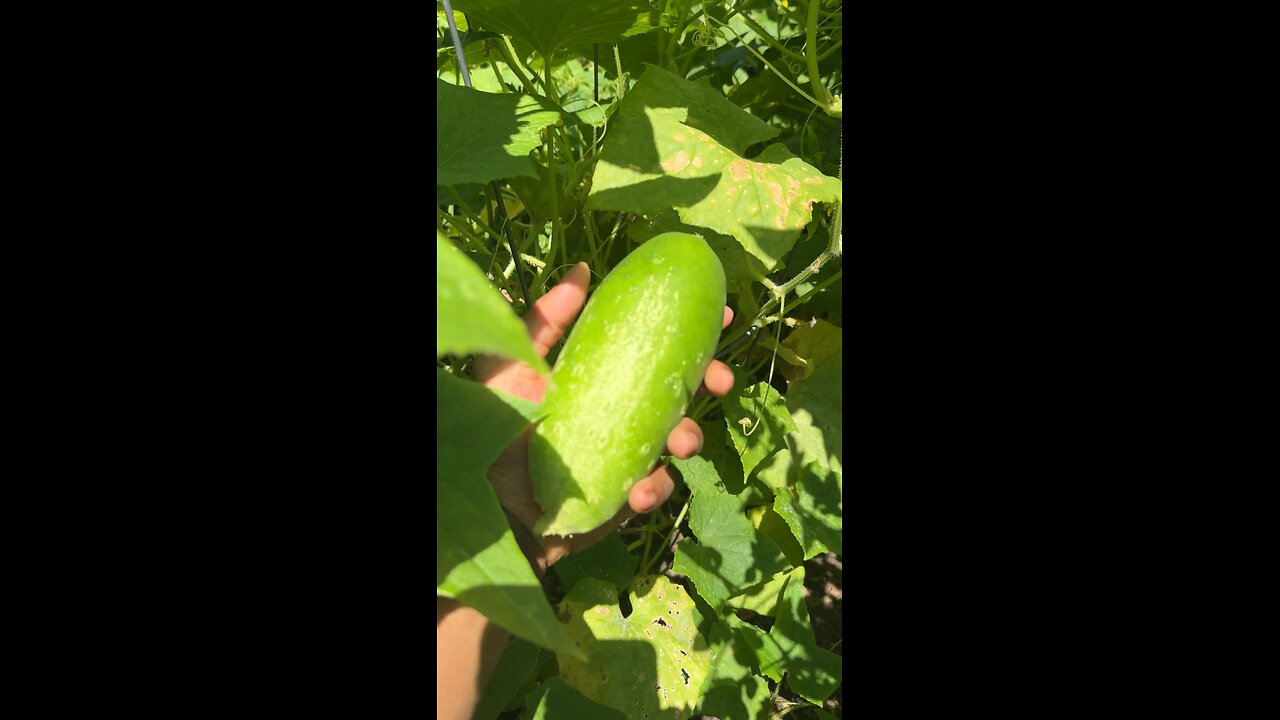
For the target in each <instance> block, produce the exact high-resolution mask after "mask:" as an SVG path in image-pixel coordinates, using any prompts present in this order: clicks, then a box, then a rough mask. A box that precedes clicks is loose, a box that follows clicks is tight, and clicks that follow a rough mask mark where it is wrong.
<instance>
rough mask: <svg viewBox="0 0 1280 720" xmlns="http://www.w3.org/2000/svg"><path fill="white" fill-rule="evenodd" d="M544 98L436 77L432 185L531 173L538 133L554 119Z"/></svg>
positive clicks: (557, 116) (554, 110)
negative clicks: (486, 89) (531, 154)
mask: <svg viewBox="0 0 1280 720" xmlns="http://www.w3.org/2000/svg"><path fill="white" fill-rule="evenodd" d="M560 115H561V114H560V109H559V108H558V107H556V106H555V104H553V103H552V102H550V101H549V100H547V99H546V98H542V97H537V96H534V95H524V94H521V93H503V94H494V93H486V92H480V91H479V90H474V89H471V88H466V87H459V86H457V85H453V84H451V83H448V82H445V81H444V80H440V79H438V78H437V79H436V184H437V185H457V184H460V183H479V182H488V181H490V180H497V179H499V178H507V177H512V176H515V175H529V176H532V175H533V174H534V173H533V163H532V162H530V160H529V151H530V150H533V149H534V148H535V147H538V145H540V144H541V140H540V139H539V137H538V131H539V130H541V129H542V128H544V127H547V126H548V125H553V124H555V123H556V122H558V121H559V120H560Z"/></svg>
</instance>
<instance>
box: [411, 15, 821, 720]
mask: <svg viewBox="0 0 1280 720" xmlns="http://www.w3.org/2000/svg"><path fill="white" fill-rule="evenodd" d="M453 10H454V19H455V23H456V26H457V29H458V32H459V35H460V41H461V43H462V46H463V49H464V52H465V58H466V63H467V70H468V71H469V75H470V81H471V84H472V86H473V87H470V88H469V87H466V85H467V83H466V80H465V79H464V77H463V73H462V70H461V68H460V65H459V63H458V61H457V57H456V53H455V50H454V46H453V43H452V39H451V35H450V30H449V27H448V22H447V18H446V16H445V11H444V9H443V7H442V6H441V5H438V8H437V28H436V36H437V41H436V46H437V52H436V58H435V63H436V67H435V75H436V77H435V79H434V83H435V86H436V92H437V109H436V112H437V137H436V144H437V167H436V229H437V256H438V264H437V296H436V304H437V328H438V329H437V358H438V362H437V380H436V382H437V393H438V395H437V397H438V399H437V410H436V412H437V428H438V431H437V432H438V435H437V453H438V455H437V482H438V489H437V500H438V508H440V510H439V512H438V516H437V546H438V548H440V549H439V550H438V557H437V593H438V594H441V595H447V596H451V597H456V598H458V599H459V600H460V601H461V602H463V603H465V604H468V605H471V606H473V607H476V608H478V609H480V610H481V611H482V612H485V613H486V614H487V615H489V616H490V617H491V618H493V619H494V620H495V621H496V622H498V623H499V624H502V625H504V626H506V627H507V628H508V629H510V630H511V631H512V632H513V634H514V637H513V640H512V642H511V644H510V646H509V647H508V649H507V651H506V653H505V654H504V656H503V657H502V659H501V661H500V664H499V667H498V670H497V671H496V673H495V676H494V678H493V680H492V681H491V682H490V685H489V690H488V691H487V692H486V695H485V700H484V704H483V705H482V707H481V708H480V710H479V712H478V713H477V717H481V718H495V717H509V718H515V717H529V718H582V717H615V716H616V717H643V718H645V719H646V720H647V718H648V717H649V716H653V717H697V716H699V714H705V715H706V716H708V717H718V718H722V719H724V720H729V719H730V718H753V719H754V718H764V717H776V716H780V715H783V714H792V715H793V716H794V717H797V718H803V717H815V718H816V717H832V716H835V717H839V716H840V715H841V713H842V707H841V703H840V697H841V689H840V687H839V677H840V670H841V657H840V656H841V653H842V647H840V644H839V640H840V630H841V628H840V626H839V607H840V603H841V600H842V592H843V591H842V587H843V580H842V578H843V573H842V564H841V563H842V557H843V547H842V520H841V517H842V513H843V505H842V490H843V468H842V464H843V445H842V442H843V438H842V426H841V422H842V417H841V416H842V406H843V397H842V395H843V314H842V308H841V297H842V287H843V277H842V272H843V270H842V263H841V250H842V244H843V236H842V226H843V223H842V217H843V209H842V194H841V193H842V187H841V185H842V184H841V178H842V174H843V166H842V163H841V149H842V135H841V125H840V117H841V115H842V101H841V94H842V80H843V73H842V58H841V55H840V52H839V50H840V47H841V44H842V27H841V21H842V4H841V3H840V2H826V1H824V0H808V1H807V2H801V1H790V0H789V1H788V2H778V1H777V0H748V1H745V2H742V1H740V2H719V3H715V2H708V3H702V2H692V1H690V0H665V1H658V2H615V1H613V0H456V2H454V3H453ZM499 201H501V202H499ZM674 229H681V230H685V231H688V232H694V233H697V234H699V235H701V236H702V237H704V238H705V239H706V240H707V242H708V244H709V245H710V246H711V247H712V248H713V249H714V250H715V251H716V253H717V254H718V255H719V256H720V258H721V262H722V264H723V265H724V267H725V271H726V279H727V280H728V285H729V299H728V302H729V304H730V305H731V306H732V307H733V308H734V311H735V319H734V322H733V324H732V325H731V326H730V327H729V328H728V329H726V331H725V333H724V335H723V336H722V342H721V345H720V349H719V352H718V354H717V357H719V358H720V359H722V360H723V361H725V362H727V363H729V364H730V366H731V367H733V369H734V373H735V376H736V381H737V382H736V385H735V388H734V391H733V392H732V393H731V394H730V395H729V397H727V398H724V399H716V398H706V399H704V400H702V401H701V402H699V403H696V404H695V405H694V406H693V408H692V409H691V410H690V413H689V414H690V415H691V416H692V417H693V418H694V419H695V420H697V421H698V422H699V424H700V425H701V427H702V429H703V432H704V435H705V437H706V443H705V446H704V449H703V452H702V453H701V455H700V456H698V457H695V458H692V459H690V460H688V461H674V463H673V466H674V468H675V469H676V471H677V473H676V474H677V475H678V476H679V477H680V478H681V479H682V480H683V482H678V483H677V488H676V491H675V493H674V494H673V495H672V497H671V499H670V500H669V501H668V503H667V504H666V505H665V506H664V507H662V508H660V509H659V510H658V511H655V512H653V513H649V514H647V515H644V516H640V517H637V518H635V519H634V520H632V521H631V522H629V523H628V524H627V525H626V526H624V527H623V528H621V529H620V531H618V532H616V533H613V534H611V535H610V536H609V537H608V538H607V539H606V540H605V541H604V542H601V543H600V544H599V545H597V546H595V547H593V548H591V549H590V550H588V551H587V552H585V553H582V554H580V555H574V556H570V557H569V558H566V559H565V560H563V561H561V562H560V563H558V564H557V565H556V566H555V567H554V568H553V570H552V572H551V573H550V574H549V576H548V578H547V579H546V581H544V582H542V583H539V582H538V581H537V579H536V578H535V577H534V576H533V574H532V572H531V571H529V569H528V566H527V563H525V561H524V560H523V556H521V555H520V554H519V550H518V548H517V546H516V545H515V541H514V538H513V537H512V535H511V531H510V528H509V527H507V526H506V519H505V516H504V515H503V514H502V511H501V508H500V507H499V506H498V503H497V499H496V497H494V495H493V493H492V491H491V490H488V485H487V481H486V479H485V470H486V468H487V467H488V465H489V464H490V463H491V462H492V460H493V458H494V457H496V455H497V453H498V452H500V451H501V449H502V448H503V447H504V446H505V445H506V444H507V443H508V442H510V440H511V439H512V438H514V437H515V436H516V435H518V434H519V433H520V432H521V431H522V430H523V429H524V428H525V427H527V426H528V424H529V423H530V422H532V421H533V420H534V419H536V418H537V417H538V412H539V409H538V408H537V407H536V406H534V405H531V404H529V403H525V402H523V401H520V400H518V399H515V398H509V397H505V396H502V395H500V394H498V393H494V392H492V391H489V390H487V389H486V388H484V387H482V386H480V385H478V384H476V383H474V382H470V381H469V380H468V372H469V361H470V357H471V356H472V355H473V354H475V353H476V352H487V353H497V354H506V355H509V356H512V357H519V358H522V359H526V360H531V361H534V364H535V365H539V366H541V367H542V368H544V369H545V367H546V366H545V365H542V364H541V363H540V362H537V361H536V358H531V355H532V353H531V348H530V347H529V343H528V341H527V339H526V338H525V337H524V335H523V326H522V325H521V324H520V323H519V322H518V321H517V317H518V316H519V315H521V314H523V312H524V311H525V309H526V308H527V307H528V305H527V303H526V289H527V295H528V300H529V301H530V302H531V301H532V300H536V299H537V297H539V296H541V294H543V293H544V292H545V291H546V289H547V288H548V287H550V286H552V285H554V284H555V282H556V281H557V280H558V279H559V278H560V277H561V276H562V274H563V273H564V272H565V271H566V270H567V269H568V268H570V267H572V265H573V264H574V263H576V262H578V261H580V260H581V261H586V262H587V263H588V264H589V265H590V267H591V269H592V274H593V281H592V287H593V288H594V286H595V284H597V283H598V282H599V280H600V279H602V278H603V277H604V276H606V275H607V274H608V273H609V270H610V268H612V267H613V266H614V265H616V264H617V262H618V261H619V260H621V258H623V257H625V256H626V254H627V253H628V252H630V250H631V249H633V248H634V247H636V246H637V245H638V244H640V243H643V242H644V241H645V240H647V239H648V238H650V237H652V236H654V235H656V234H658V233H660V232H665V231H668V230H674ZM513 246H514V252H512V247H513ZM557 349H558V348H553V349H552V351H551V353H550V355H549V356H548V358H547V360H548V362H549V363H552V364H554V362H555V356H556V353H557ZM522 563H523V565H522ZM659 595H661V598H662V599H661V600H659ZM668 609H669V610H670V613H669V614H666V615H665V616H664V611H665V610H668ZM678 612H679V613H683V614H682V615H681V616H680V618H679V619H677V618H676V613H678ZM660 620H661V622H660ZM668 620H669V621H670V622H668ZM655 633H656V635H655ZM602 668H603V670H602ZM610 672H612V673H613V675H612V676H611V677H612V678H613V682H612V684H610V680H609V679H604V680H601V677H602V676H606V678H607V677H609V676H610ZM619 678H628V679H635V678H644V682H648V681H649V680H653V681H654V682H653V685H654V686H655V687H654V688H653V689H652V690H647V691H645V692H640V693H638V692H636V690H635V688H634V687H633V686H627V687H623V685H621V684H620V683H619V682H618V679H619ZM637 682H638V681H637Z"/></svg>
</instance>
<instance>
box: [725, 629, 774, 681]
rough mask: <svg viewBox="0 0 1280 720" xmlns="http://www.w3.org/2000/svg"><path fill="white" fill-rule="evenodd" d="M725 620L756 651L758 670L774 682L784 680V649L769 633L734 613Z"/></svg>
mask: <svg viewBox="0 0 1280 720" xmlns="http://www.w3.org/2000/svg"><path fill="white" fill-rule="evenodd" d="M725 622H727V623H729V626H730V627H732V628H733V629H734V632H736V633H737V634H738V636H739V637H741V638H742V640H743V642H745V643H746V645H747V647H748V648H750V649H751V651H752V653H754V655H755V668H756V670H757V671H758V672H759V673H760V674H761V675H763V676H765V677H767V678H769V679H770V680H772V681H774V682H779V683H780V682H782V666H783V657H782V651H781V650H780V649H779V648H778V644H777V643H776V642H775V641H774V640H773V639H772V638H770V637H769V635H768V633H766V632H765V631H763V630H761V629H760V628H758V627H756V626H755V625H752V624H751V623H746V622H743V621H741V620H739V619H738V618H737V617H736V616H734V615H729V616H727V617H726V618H725Z"/></svg>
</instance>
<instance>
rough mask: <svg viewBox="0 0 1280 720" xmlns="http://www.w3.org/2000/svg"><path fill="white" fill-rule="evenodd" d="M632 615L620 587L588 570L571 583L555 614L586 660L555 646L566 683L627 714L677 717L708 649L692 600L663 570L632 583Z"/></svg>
mask: <svg viewBox="0 0 1280 720" xmlns="http://www.w3.org/2000/svg"><path fill="white" fill-rule="evenodd" d="M629 598H630V600H631V615H630V616H628V617H623V616H622V610H621V609H620V608H619V607H618V591H617V589H616V588H614V587H613V585H611V584H610V583H608V582H605V581H603V580H596V579H593V578H586V579H583V580H579V581H578V583H577V584H576V585H574V586H573V590H571V591H570V592H569V594H568V595H567V596H565V599H564V601H563V602H561V603H560V606H559V608H558V613H557V616H556V617H557V618H559V620H560V622H562V623H564V626H565V629H566V630H567V631H568V632H569V637H570V638H572V639H573V641H574V642H575V643H577V646H578V647H580V648H581V649H582V650H584V651H585V652H586V655H587V660H586V662H583V661H580V660H576V659H574V658H573V657H570V656H568V655H564V654H560V653H557V654H556V660H557V661H558V662H559V664H560V677H562V678H564V680H565V682H566V683H568V684H569V686H570V687H572V688H574V689H576V690H577V691H578V692H580V693H582V694H583V695H585V696H587V697H588V698H590V699H592V700H594V701H595V702H598V703H600V704H602V705H607V706H609V707H612V708H616V709H618V710H621V711H622V712H623V714H625V715H626V716H627V717H631V718H639V717H647V718H649V720H683V719H684V718H687V717H689V714H690V713H691V712H692V711H693V709H694V707H695V706H696V705H697V702H698V698H699V691H700V690H701V689H702V686H703V683H704V682H705V681H706V678H707V674H708V672H709V670H710V665H711V660H712V654H711V651H710V650H709V649H708V648H707V644H706V642H705V641H704V639H703V637H702V635H700V634H699V633H698V628H697V625H696V620H695V618H694V608H693V600H692V598H690V597H689V595H688V594H687V593H686V592H685V591H684V588H682V587H680V586H679V585H676V584H675V583H673V582H671V581H670V580H668V579H667V578H665V577H663V576H661V575H645V576H642V577H638V578H636V579H635V580H634V581H633V582H632V583H631V592H630V594H629Z"/></svg>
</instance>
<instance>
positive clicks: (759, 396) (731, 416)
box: [724, 383, 796, 479]
mask: <svg viewBox="0 0 1280 720" xmlns="http://www.w3.org/2000/svg"><path fill="white" fill-rule="evenodd" d="M724 408H725V410H724V412H725V424H726V427H727V428H728V431H729V439H730V440H731V441H732V442H733V447H734V449H736V450H737V451H738V457H739V458H741V460H742V471H743V473H745V475H746V477H747V478H748V479H750V478H751V473H752V471H754V470H755V468H756V466H757V465H759V464H760V461H761V460H764V459H765V458H766V457H769V456H770V455H772V454H773V453H774V452H776V451H777V449H778V448H780V447H783V438H784V437H785V436H786V434H787V433H789V432H793V431H794V430H795V429H796V424H795V422H794V421H793V420H792V419H791V413H790V412H788V411H787V406H786V405H785V404H784V403H783V400H782V396H781V395H779V394H778V391H777V389H775V388H774V387H773V386H772V385H769V384H768V383H756V384H754V385H751V386H750V387H747V388H744V389H742V390H741V391H739V390H738V389H737V388H735V389H734V391H733V392H731V393H730V394H729V396H728V397H726V398H725V399H724Z"/></svg>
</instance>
